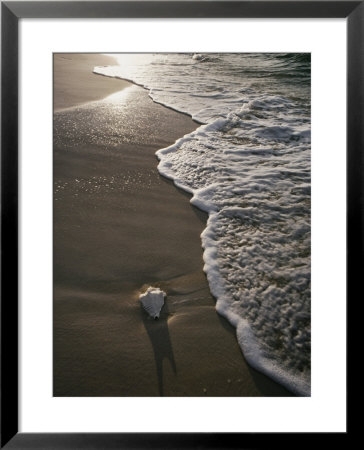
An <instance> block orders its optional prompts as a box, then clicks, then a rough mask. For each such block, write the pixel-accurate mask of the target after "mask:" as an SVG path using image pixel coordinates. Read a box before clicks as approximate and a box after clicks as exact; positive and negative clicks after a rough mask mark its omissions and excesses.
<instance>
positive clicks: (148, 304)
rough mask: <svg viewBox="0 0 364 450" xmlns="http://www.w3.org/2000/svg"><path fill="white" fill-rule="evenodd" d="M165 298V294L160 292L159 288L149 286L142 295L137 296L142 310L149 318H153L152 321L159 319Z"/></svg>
mask: <svg viewBox="0 0 364 450" xmlns="http://www.w3.org/2000/svg"><path fill="white" fill-rule="evenodd" d="M165 296H166V293H165V292H163V291H161V290H160V289H159V288H154V287H151V286H150V287H149V288H148V289H147V290H146V291H145V292H144V294H141V295H140V296H139V300H140V302H141V304H142V305H143V308H144V309H145V310H146V312H147V313H148V314H149V315H150V316H151V317H153V319H159V315H160V312H161V309H162V307H163V305H164V297H165Z"/></svg>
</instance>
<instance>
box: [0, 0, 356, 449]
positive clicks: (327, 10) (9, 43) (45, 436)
mask: <svg viewBox="0 0 364 450" xmlns="http://www.w3.org/2000/svg"><path fill="white" fill-rule="evenodd" d="M237 17H241V18H346V19H347V180H348V183H347V304H348V303H349V299H350V298H354V295H355V296H357V293H356V282H357V280H358V279H360V278H361V276H362V273H363V258H362V250H363V239H362V236H363V233H362V230H363V179H362V172H363V143H364V127H363V124H364V86H363V84H364V2H363V1H214V2H206V1H173V2H172V1H168V2H165V1H164V2H163V1H146V2H145V1H124V2H119V1H114V2H107V1H92V2H89V1H81V2H77V1H75V2H73V1H72V2H62V1H57V2H47V1H38V2H32V1H27V2H22V1H19V2H18V1H16V2H12V1H9V2H7V1H5V2H1V92H2V95H1V205H2V211H1V214H2V216H1V220H2V228H1V448H9V449H35V448H37V449H38V448H44V449H76V448H77V449H96V448H103V449H108V448H114V449H116V448H119V449H129V448H133V449H137V448H156V449H162V448H166V447H169V448H180V449H182V448H225V449H226V448H258V447H265V446H269V447H270V446H271V444H272V442H273V441H274V440H275V439H276V438H277V434H267V433H265V434H252V433H247V434H244V433H230V434H225V433H216V434H212V433H196V434H191V433H182V434H181V433H178V434H176V433H155V434H151V433H137V434H130V433H82V434H73V433H60V434H59V433H58V434H52V433H51V434H49V433H18V412H19V411H18V400H19V397H18V369H19V366H18V76H19V74H18V22H19V19H21V18H237ZM348 349H349V346H348ZM348 431H349V429H348ZM348 431H347V432H346V433H337V435H336V436H335V440H336V443H338V444H339V445H340V442H341V441H342V440H343V439H346V438H347V437H348ZM309 437H310V435H309V433H306V434H303V435H302V436H300V438H299V439H300V441H299V444H300V445H302V444H305V443H306V441H307V439H309ZM318 438H319V436H318V435H317V434H316V436H315V439H316V442H318V441H317V439H318ZM324 438H325V441H326V438H327V436H326V437H324ZM272 439H273V440H272ZM280 439H281V444H283V445H284V444H289V443H293V442H297V439H298V436H297V434H286V435H280ZM268 443H269V445H268Z"/></svg>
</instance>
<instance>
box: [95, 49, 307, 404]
mask: <svg viewBox="0 0 364 450" xmlns="http://www.w3.org/2000/svg"><path fill="white" fill-rule="evenodd" d="M144 56H145V55H144ZM120 58H121V59H123V56H120ZM124 58H126V59H125V60H121V61H120V64H121V65H120V66H115V67H101V68H100V67H99V68H95V70H94V71H95V73H100V74H103V75H107V76H113V77H120V78H124V79H129V80H131V81H133V82H135V83H137V84H139V85H141V86H143V87H145V88H147V89H149V95H150V96H151V98H152V99H153V100H154V101H156V102H158V103H162V104H164V105H166V106H168V107H170V108H173V109H176V110H178V111H181V112H184V113H188V114H189V115H191V117H192V118H193V119H194V120H196V121H197V122H199V123H200V124H201V126H200V127H199V128H197V130H195V131H194V132H192V133H190V134H188V135H186V136H184V137H182V138H181V139H179V140H178V141H177V142H176V143H175V144H173V145H172V146H170V147H168V148H165V149H161V150H159V151H158V152H157V157H158V158H159V160H160V162H159V165H158V170H159V172H160V173H161V174H162V175H164V176H166V177H168V178H170V179H172V180H173V181H174V183H175V184H176V185H177V186H178V187H180V188H182V189H184V190H186V191H187V192H189V193H191V194H192V199H191V203H192V204H194V205H195V206H197V207H198V208H200V209H202V210H204V211H206V212H207V213H208V214H209V219H208V222H207V227H206V229H205V230H204V232H203V233H202V236H201V238H202V246H203V248H204V254H203V258H204V263H205V265H204V271H205V272H206V274H207V278H208V282H209V285H210V289H211V292H212V294H213V295H214V296H215V298H216V300H217V303H216V309H217V311H218V313H219V314H221V315H223V316H224V317H225V318H226V319H228V320H229V321H230V322H231V324H232V325H234V326H235V327H236V331H237V339H238V342H239V345H240V347H241V349H242V351H243V353H244V355H245V358H246V359H247V360H248V362H249V363H250V364H251V365H252V366H253V367H255V368H256V369H259V370H260V371H262V372H264V373H265V374H267V375H268V376H270V377H272V378H273V379H275V380H276V381H278V382H280V383H281V384H283V385H285V386H286V387H287V388H288V389H290V390H291V391H293V392H294V393H296V394H297V395H310V358H311V352H310V346H311V345H310V343H311V338H310V316H311V314H310V279H311V277H310V62H309V56H308V55H305V54H302V55H301V54H299V55H297V54H272V55H270V54H241V55H239V54H216V55H215V54H213V55H211V54H208V55H203V54H198V55H196V54H195V55H192V54H176V55H165V54H164V55H148V58H147V62H146V59H145V58H144V59H143V55H139V58H138V55H133V58H132V62H129V63H128V60H127V56H125V57H124Z"/></svg>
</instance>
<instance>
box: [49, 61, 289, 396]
mask: <svg viewBox="0 0 364 450" xmlns="http://www.w3.org/2000/svg"><path fill="white" fill-rule="evenodd" d="M108 64H114V62H113V60H112V59H111V58H109V57H107V56H103V55H93V54H90V55H78V54H71V55H68V54H56V55H55V56H54V111H55V114H54V149H53V150H54V395H55V396H91V397H92V396H142V397H144V396H161V395H163V396H290V395H292V394H291V393H290V392H288V391H287V390H286V389H284V388H283V387H282V386H280V385H278V384H277V383H275V382H274V381H272V380H271V379H269V378H268V377H266V376H264V375H263V374H261V373H259V372H257V371H255V370H254V369H252V368H250V367H249V366H248V365H247V363H246V362H245V360H244V357H243V355H242V353H241V350H240V348H239V346H238V343H237V340H236V336H235V329H234V328H233V327H232V326H231V325H230V324H229V323H228V322H227V321H226V320H225V319H223V318H222V317H220V316H219V315H218V314H217V313H216V311H215V300H214V298H213V297H212V296H211V294H210V291H209V286H208V283H207V280H206V276H205V274H204V272H203V260H202V251H203V250H202V247H201V239H200V234H201V232H202V231H203V229H204V228H205V224H206V220H207V215H206V214H205V213H203V212H201V211H200V210H198V209H197V208H195V207H193V206H192V205H191V204H190V203H189V199H190V196H189V195H187V194H186V193H185V192H183V191H181V190H180V189H177V188H176V187H175V186H174V185H173V183H172V182H170V181H169V180H167V179H165V178H163V177H161V176H160V175H159V173H158V171H157V164H158V161H157V158H156V156H155V152H156V151H157V150H158V149H160V148H164V147H166V146H168V145H170V144H172V143H173V142H174V141H175V140H176V139H178V138H179V137H181V136H183V135H184V134H186V133H189V132H191V131H192V130H194V129H195V128H196V127H197V126H198V124H196V123H195V122H193V121H192V120H191V118H189V117H188V116H186V115H183V114H180V113H177V112H174V111H172V110H170V109H167V108H165V107H163V106H161V105H158V104H155V103H153V101H152V100H151V99H150V98H149V97H148V93H147V92H146V91H145V90H143V89H142V88H140V87H137V86H133V85H131V84H130V83H128V82H126V81H121V80H116V79H111V78H107V77H102V76H98V75H95V74H93V73H92V69H93V67H94V66H97V65H108ZM119 91H121V92H120V94H118V92H119ZM113 93H116V94H115V95H114V96H112V97H110V98H109V99H107V98H106V99H105V97H107V96H109V95H111V94H113ZM96 101H97V102H96ZM89 102H91V103H89ZM117 102H119V103H117ZM115 104H117V105H119V104H120V106H117V107H115ZM148 286H158V287H160V288H161V289H163V290H164V291H165V292H166V293H167V298H166V303H165V305H164V307H163V309H162V314H161V317H160V319H159V320H158V321H154V320H153V319H151V318H150V317H148V316H147V315H146V313H145V312H144V311H143V310H142V308H141V306H140V304H139V301H138V297H139V295H140V293H142V292H143V291H144V290H145V289H146V288H147V287H148Z"/></svg>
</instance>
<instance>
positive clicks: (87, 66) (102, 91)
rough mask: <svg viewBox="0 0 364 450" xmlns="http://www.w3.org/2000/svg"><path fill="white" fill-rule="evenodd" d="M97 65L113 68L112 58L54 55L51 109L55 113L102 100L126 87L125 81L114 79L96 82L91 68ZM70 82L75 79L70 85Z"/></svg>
mask: <svg viewBox="0 0 364 450" xmlns="http://www.w3.org/2000/svg"><path fill="white" fill-rule="evenodd" d="M97 63H99V64H102V65H114V64H116V61H115V59H114V58H112V57H110V56H106V55H100V54H92V53H91V54H89V53H55V54H54V55H53V105H54V111H62V110H65V109H68V108H74V107H75V106H79V105H82V104H85V103H89V102H93V101H97V100H101V99H103V98H105V97H107V96H109V95H111V94H113V93H115V92H118V91H121V90H122V89H124V88H125V87H127V86H129V83H128V82H127V81H123V80H120V79H119V80H117V79H114V80H112V81H107V80H95V79H94V78H95V77H94V73H93V68H94V67H95V65H96V64H97ZM70 78H73V79H77V80H78V82H77V83H76V84H73V83H72V81H71V80H70Z"/></svg>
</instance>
